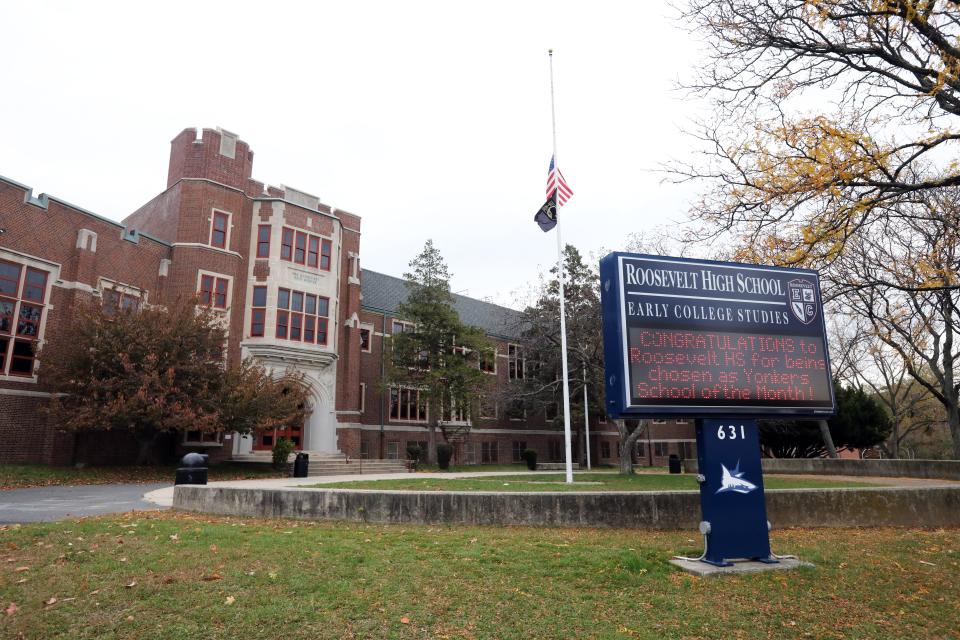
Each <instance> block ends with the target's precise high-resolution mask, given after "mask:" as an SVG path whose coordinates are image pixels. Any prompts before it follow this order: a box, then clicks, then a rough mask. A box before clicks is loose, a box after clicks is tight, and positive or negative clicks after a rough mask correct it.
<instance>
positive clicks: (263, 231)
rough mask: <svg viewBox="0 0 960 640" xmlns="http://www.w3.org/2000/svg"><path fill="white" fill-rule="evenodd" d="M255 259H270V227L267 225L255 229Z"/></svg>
mask: <svg viewBox="0 0 960 640" xmlns="http://www.w3.org/2000/svg"><path fill="white" fill-rule="evenodd" d="M257 257H258V258H269V257H270V225H268V224H262V225H260V226H259V227H257Z"/></svg>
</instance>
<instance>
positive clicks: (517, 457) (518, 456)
mask: <svg viewBox="0 0 960 640" xmlns="http://www.w3.org/2000/svg"><path fill="white" fill-rule="evenodd" d="M526 449H527V443H526V442H524V441H523V440H514V441H513V461H514V462H523V452H524V451H526Z"/></svg>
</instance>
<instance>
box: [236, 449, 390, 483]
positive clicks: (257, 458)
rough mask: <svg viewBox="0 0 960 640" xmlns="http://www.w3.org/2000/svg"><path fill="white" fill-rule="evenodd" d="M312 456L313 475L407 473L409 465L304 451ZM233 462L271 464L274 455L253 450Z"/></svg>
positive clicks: (239, 455) (291, 460) (308, 471)
mask: <svg viewBox="0 0 960 640" xmlns="http://www.w3.org/2000/svg"><path fill="white" fill-rule="evenodd" d="M303 453H306V454H307V455H309V456H310V465H309V466H308V467H307V475H308V476H310V477H313V476H340V475H354V474H363V473H406V472H407V465H406V463H405V462H404V461H402V460H375V459H367V460H362V459H359V458H350V459H348V458H347V456H346V455H344V454H342V453H326V452H321V451H304V452H303ZM295 459H296V454H290V457H289V458H288V459H287V463H288V464H289V465H291V469H292V465H293V461H294V460H295ZM232 461H233V462H248V463H251V464H271V463H272V462H273V455H272V454H271V453H270V452H269V451H253V452H251V453H245V454H238V455H235V456H233V458H232Z"/></svg>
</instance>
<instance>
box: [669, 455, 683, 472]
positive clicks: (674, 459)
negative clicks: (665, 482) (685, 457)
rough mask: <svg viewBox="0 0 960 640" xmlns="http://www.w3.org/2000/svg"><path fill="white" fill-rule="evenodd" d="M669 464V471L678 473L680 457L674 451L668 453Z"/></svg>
mask: <svg viewBox="0 0 960 640" xmlns="http://www.w3.org/2000/svg"><path fill="white" fill-rule="evenodd" d="M668 464H669V465H670V473H680V458H679V457H678V456H677V454H675V453H671V454H670V460H669V461H668Z"/></svg>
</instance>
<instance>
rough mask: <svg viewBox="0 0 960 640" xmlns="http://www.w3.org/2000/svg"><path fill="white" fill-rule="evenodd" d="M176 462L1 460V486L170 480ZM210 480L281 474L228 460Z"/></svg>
mask: <svg viewBox="0 0 960 640" xmlns="http://www.w3.org/2000/svg"><path fill="white" fill-rule="evenodd" d="M175 470H176V466H155V467H138V466H110V467H83V468H78V467H52V466H49V465H41V464H0V489H23V488H25V487H44V486H50V485H64V484H115V483H126V482H169V483H170V484H173V478H174V472H175ZM208 475H209V478H210V480H242V479H245V478H281V477H283V476H284V475H286V474H284V473H283V472H277V471H274V470H273V469H271V468H269V466H268V465H250V464H237V463H230V462H225V463H222V464H218V465H214V466H212V467H210V471H209V474H208Z"/></svg>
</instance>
